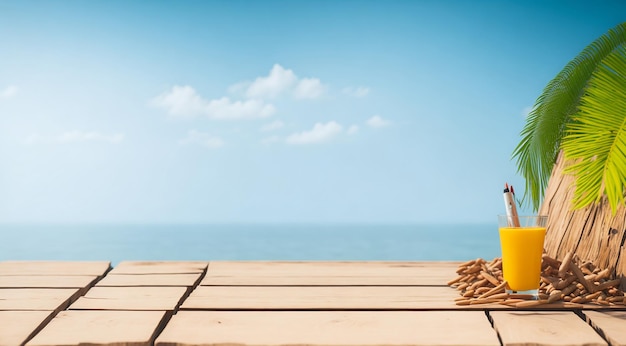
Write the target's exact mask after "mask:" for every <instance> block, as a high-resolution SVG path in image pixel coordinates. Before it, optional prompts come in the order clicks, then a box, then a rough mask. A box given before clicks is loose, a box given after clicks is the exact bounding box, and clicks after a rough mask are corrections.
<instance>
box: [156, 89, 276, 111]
mask: <svg viewBox="0 0 626 346" xmlns="http://www.w3.org/2000/svg"><path fill="white" fill-rule="evenodd" d="M151 104H152V105H153V106H155V107H159V108H162V109H165V110H166V111H167V112H168V113H169V114H170V115H172V116H175V117H193V116H197V115H205V116H207V117H209V118H211V119H245V118H264V117H268V116H270V115H272V114H274V112H275V111H276V109H275V108H274V106H273V105H271V104H266V103H264V102H263V101H261V100H256V99H251V100H245V101H231V100H230V99H229V98H228V97H222V98H220V99H216V100H211V101H207V100H205V99H204V98H202V97H201V96H200V95H198V93H197V92H196V90H195V89H194V88H192V87H191V86H188V85H185V86H178V85H175V86H174V87H172V89H171V90H170V91H168V92H165V93H163V94H161V95H159V96H157V97H155V98H154V99H153V100H152V101H151Z"/></svg>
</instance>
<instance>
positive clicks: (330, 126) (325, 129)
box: [286, 121, 343, 144]
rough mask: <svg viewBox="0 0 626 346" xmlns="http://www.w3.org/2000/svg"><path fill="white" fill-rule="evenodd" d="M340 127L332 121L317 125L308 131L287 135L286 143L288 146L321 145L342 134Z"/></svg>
mask: <svg viewBox="0 0 626 346" xmlns="http://www.w3.org/2000/svg"><path fill="white" fill-rule="evenodd" d="M342 130H343V128H342V126H341V125H339V124H338V123H336V122H334V121H329V122H328V123H326V124H322V123H317V124H315V126H313V129H312V130H310V131H303V132H298V133H294V134H291V135H289V136H288V137H287V138H286V142H287V143H289V144H310V143H321V142H325V141H328V140H330V139H332V138H333V137H335V136H337V135H338V134H340V133H341V132H342Z"/></svg>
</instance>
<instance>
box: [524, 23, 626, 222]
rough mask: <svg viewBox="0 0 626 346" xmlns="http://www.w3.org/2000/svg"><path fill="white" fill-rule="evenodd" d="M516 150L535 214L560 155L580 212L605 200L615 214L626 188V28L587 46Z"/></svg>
mask: <svg viewBox="0 0 626 346" xmlns="http://www.w3.org/2000/svg"><path fill="white" fill-rule="evenodd" d="M521 136H522V140H521V141H520V143H519V144H518V145H517V147H516V148H515V151H514V152H513V157H516V158H517V167H518V170H519V172H520V173H521V174H522V175H523V176H524V178H525V180H526V194H525V199H526V198H527V197H529V198H530V201H531V202H532V206H533V208H534V209H535V210H538V209H539V205H540V203H541V200H542V198H543V192H544V191H545V189H546V187H547V185H548V180H549V179H550V174H551V171H552V168H553V166H554V164H555V162H556V158H557V155H558V153H559V152H560V151H561V150H562V151H563V153H564V155H565V158H566V159H567V160H568V162H572V164H571V165H570V166H569V167H568V168H567V170H566V172H567V173H571V174H574V175H575V179H576V191H575V195H574V206H575V207H576V208H580V207H584V206H587V205H589V204H591V203H594V202H597V201H599V200H600V199H601V197H602V196H603V195H605V194H606V196H607V198H608V200H609V202H610V205H611V208H612V210H613V211H614V212H615V210H616V208H617V206H618V205H619V204H620V203H623V201H624V186H626V23H622V24H619V25H617V26H616V27H614V28H613V29H611V30H609V31H608V32H607V33H605V34H604V35H602V36H601V37H600V38H598V39H597V40H595V41H594V42H593V43H591V44H590V45H589V46H587V47H586V48H585V49H584V50H583V51H582V52H581V53H580V54H579V55H578V56H576V57H575V58H574V59H573V60H572V61H570V62H569V63H568V64H567V65H566V66H565V68H563V70H562V71H561V72H559V74H557V76H556V77H555V78H554V79H553V80H552V81H550V82H549V83H548V85H547V86H546V87H545V88H544V90H543V92H542V94H541V95H540V96H539V97H538V98H537V101H536V102H535V105H534V107H533V109H532V111H531V112H530V113H529V115H528V118H527V120H526V125H525V126H524V129H523V130H522V132H521Z"/></svg>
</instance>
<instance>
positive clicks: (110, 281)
mask: <svg viewBox="0 0 626 346" xmlns="http://www.w3.org/2000/svg"><path fill="white" fill-rule="evenodd" d="M200 275H201V273H197V274H138V275H131V274H122V275H114V274H109V275H107V276H105V277H104V278H103V279H102V280H100V281H98V284H97V285H96V286H110V287H132V286H151V287H156V286H186V287H191V286H194V285H195V283H196V282H197V281H198V280H199V279H200Z"/></svg>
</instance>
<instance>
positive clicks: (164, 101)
mask: <svg viewBox="0 0 626 346" xmlns="http://www.w3.org/2000/svg"><path fill="white" fill-rule="evenodd" d="M151 103H152V105H153V106H156V107H159V108H163V109H165V110H167V112H168V113H169V114H170V115H173V116H182V117H185V116H195V115H199V114H202V113H203V112H204V110H205V108H206V103H207V102H206V100H204V99H203V98H202V97H200V95H198V93H196V90H195V89H194V88H192V87H190V86H189V85H184V86H179V85H174V86H173V87H172V90H170V91H168V92H165V93H163V94H161V95H159V96H157V97H155V98H154V99H153V100H152V102H151Z"/></svg>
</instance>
